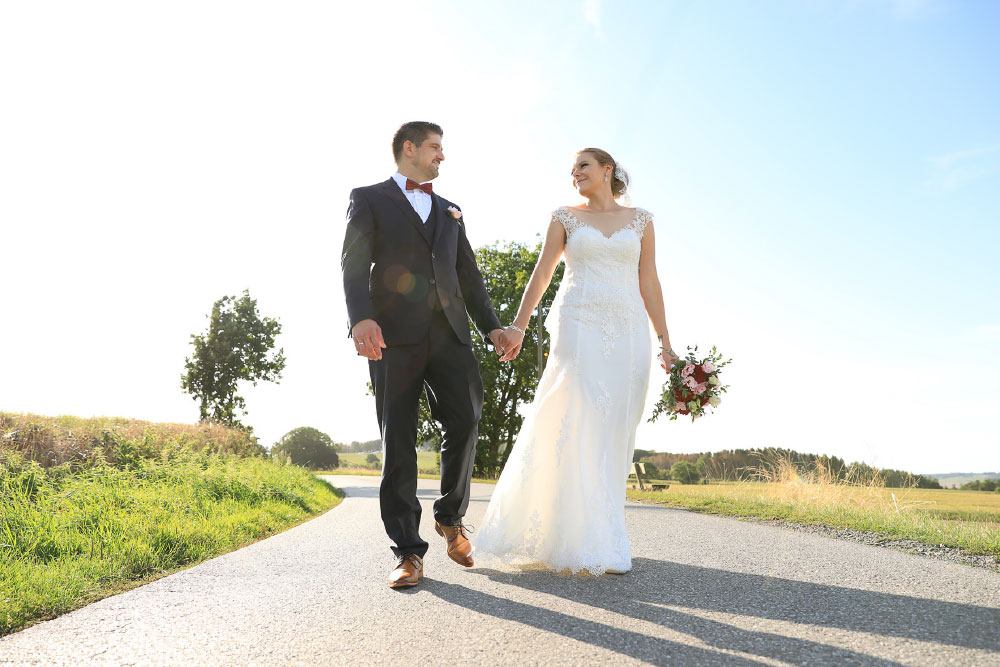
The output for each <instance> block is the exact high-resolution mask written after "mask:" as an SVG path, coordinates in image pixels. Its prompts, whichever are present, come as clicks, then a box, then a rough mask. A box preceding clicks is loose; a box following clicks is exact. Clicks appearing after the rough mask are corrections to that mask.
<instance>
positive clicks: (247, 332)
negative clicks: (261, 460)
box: [181, 290, 285, 431]
mask: <svg viewBox="0 0 1000 667" xmlns="http://www.w3.org/2000/svg"><path fill="white" fill-rule="evenodd" d="M209 317H210V322H209V325H208V331H207V332H206V333H204V334H199V335H195V334H192V335H191V342H192V344H193V345H194V354H193V355H192V356H191V357H190V358H185V359H184V368H185V369H186V372H185V373H184V375H182V376H181V388H182V389H183V390H184V391H186V392H187V393H189V394H191V395H192V397H193V398H194V399H195V400H198V401H201V405H200V408H199V409H200V413H201V421H206V420H212V421H217V422H220V423H222V424H225V425H227V426H233V427H237V428H243V429H245V430H248V431H250V430H252V429H250V428H248V427H245V426H243V424H241V423H240V420H239V418H238V416H237V411H239V412H241V413H242V414H241V415H239V416H245V415H246V402H245V401H244V400H243V397H242V396H239V395H238V394H237V393H236V389H237V386H236V385H237V382H239V381H240V380H248V381H250V382H252V383H253V384H254V386H256V385H257V382H258V381H261V380H265V381H269V382H275V383H277V382H278V379H279V378H280V377H281V371H282V370H284V368H285V356H284V350H280V349H279V350H278V351H277V352H273V349H274V339H275V337H276V336H277V335H278V334H279V333H281V325H280V324H279V323H278V321H277V320H274V319H271V318H269V317H264V318H261V317H260V316H259V315H258V313H257V301H256V300H255V299H251V298H250V293H249V292H248V291H246V290H244V291H243V296H242V297H240V298H239V299H237V298H236V297H232V296H224V297H222V298H221V299H219V300H218V301H216V302H215V304H214V305H213V306H212V314H211V315H210V316H209Z"/></svg>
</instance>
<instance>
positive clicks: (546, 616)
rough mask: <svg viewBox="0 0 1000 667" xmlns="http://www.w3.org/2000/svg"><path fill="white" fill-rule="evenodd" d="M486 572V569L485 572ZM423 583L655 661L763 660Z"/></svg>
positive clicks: (497, 612)
mask: <svg viewBox="0 0 1000 667" xmlns="http://www.w3.org/2000/svg"><path fill="white" fill-rule="evenodd" d="M486 572H487V571H483V573H486ZM490 574H492V572H491V573H490ZM518 576H520V575H518ZM552 576H555V575H552ZM422 587H423V589H424V590H425V591H427V592H430V593H431V594H432V595H435V596H437V597H439V598H441V599H442V600H445V601H446V602H450V603H452V604H455V605H458V606H460V607H462V608H464V609H469V610H471V611H476V612H479V613H480V614H485V615H487V616H493V617H494V618H499V619H503V620H507V621H516V622H518V623H524V624H525V625H529V626H531V627H534V628H537V629H539V630H543V631H545V632H552V633H556V634H559V635H562V636H564V637H568V638H570V639H575V640H577V641H581V642H585V643H587V644H592V645H594V646H600V647H601V648H606V649H608V650H610V651H614V652H615V653H620V654H622V655H627V656H630V657H632V658H635V659H637V660H643V661H646V662H650V663H653V664H665V663H667V662H669V663H670V664H683V665H716V664H726V665H759V664H760V663H758V662H756V661H754V660H749V659H745V658H741V657H739V656H732V655H723V654H720V653H716V652H715V651H711V650H708V649H703V648H699V647H697V646H688V645H686V644H680V643H678V642H672V641H669V640H666V639H660V638H658V637H651V636H649V635H644V634H641V633H638V632H633V631H631V630H623V629H621V628H616V627H612V626H609V625H605V624H604V623H599V622H596V621H590V620H586V619H582V618H579V617H577V616H573V615H571V614H565V613H563V612H560V611H554V610H551V609H545V608H544V607H537V606H534V605H530V604H525V603H523V602H515V601H513V600H508V599H505V598H499V597H497V596H495V595H490V594H489V593H483V592H481V591H477V590H474V589H471V588H466V587H465V586H461V585H459V584H449V583H445V582H443V581H437V580H424V582H422ZM541 650H542V649H540V654H539V656H538V661H539V662H540V663H543V662H545V656H544V654H542V653H541ZM887 664H889V663H887Z"/></svg>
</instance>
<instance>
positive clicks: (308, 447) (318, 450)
mask: <svg viewBox="0 0 1000 667" xmlns="http://www.w3.org/2000/svg"><path fill="white" fill-rule="evenodd" d="M276 455H278V456H288V457H290V458H291V459H292V463H294V464H295V465H299V466H305V467H306V468H311V469H313V470H316V469H324V468H336V467H337V466H339V465H340V457H338V456H337V445H336V444H334V442H333V440H331V439H330V436H328V435H327V434H326V433H323V432H322V431H319V430H317V429H314V428H312V427H310V426H300V427H299V428H296V429H292V430H291V431H289V432H288V433H286V434H285V435H283V436H281V439H280V440H278V442H276V443H274V446H273V447H272V448H271V456H276Z"/></svg>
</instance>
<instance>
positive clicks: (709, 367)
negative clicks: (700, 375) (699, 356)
mask: <svg viewBox="0 0 1000 667" xmlns="http://www.w3.org/2000/svg"><path fill="white" fill-rule="evenodd" d="M701 368H702V370H703V371H705V372H706V373H711V372H712V371H714V370H715V366H713V365H712V362H711V361H705V362H702V364H701Z"/></svg>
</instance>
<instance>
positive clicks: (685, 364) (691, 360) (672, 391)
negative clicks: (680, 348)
mask: <svg viewBox="0 0 1000 667" xmlns="http://www.w3.org/2000/svg"><path fill="white" fill-rule="evenodd" d="M697 352H698V346H697V345H695V346H694V348H693V349H692V348H691V346H690V345H689V346H688V353H687V356H686V357H685V358H683V359H681V360H680V361H679V362H678V363H676V364H674V365H673V368H671V370H670V377H669V379H668V380H667V382H666V383H665V384H664V385H663V394H662V395H661V396H660V400H659V401H657V402H656V406H655V407H654V408H653V416H652V417H650V418H649V421H651V422H652V421H656V418H657V417H659V416H660V415H661V414H663V413H667V414H669V415H670V419H677V417H678V416H680V415H691V421H694V420H695V419H697V418H698V417H701V416H702V415H704V414H705V409H706V407H707V406H709V405H710V406H712V408H715V407H716V406H718V405H719V403H720V402H721V401H722V397H721V395H722V394H723V393H724V392H725V391H726V389H727V388H728V386H729V385H723V384H721V383H720V381H719V370H721V369H722V367H723V366H725V365H726V364H728V363H729V362H731V361H732V359H726V360H725V361H722V355H721V354H720V353H719V352H718V351H717V350H716V349H715V346H714V345H713V346H712V352H711V353H710V354H709V355H708V356H707V357H705V358H704V359H701V360H699V359H698V357H697V356H696V353H697Z"/></svg>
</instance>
